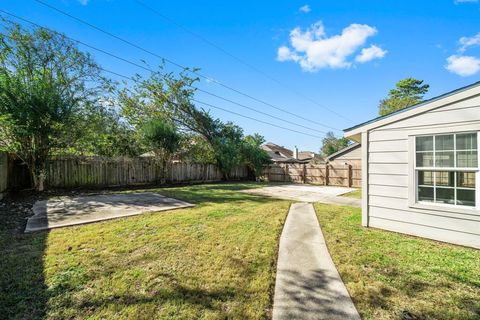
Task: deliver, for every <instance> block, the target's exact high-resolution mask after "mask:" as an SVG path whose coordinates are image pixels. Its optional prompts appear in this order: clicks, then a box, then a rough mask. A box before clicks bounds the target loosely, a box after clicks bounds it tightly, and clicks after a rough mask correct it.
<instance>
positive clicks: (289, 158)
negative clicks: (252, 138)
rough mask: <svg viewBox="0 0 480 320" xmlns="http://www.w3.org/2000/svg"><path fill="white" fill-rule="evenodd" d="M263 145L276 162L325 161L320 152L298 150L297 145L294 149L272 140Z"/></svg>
mask: <svg viewBox="0 0 480 320" xmlns="http://www.w3.org/2000/svg"><path fill="white" fill-rule="evenodd" d="M261 147H262V149H263V150H265V151H266V152H267V153H268V155H269V156H270V158H271V159H272V161H273V162H274V163H309V162H324V160H323V159H322V158H321V157H320V156H319V155H318V154H316V153H314V152H311V151H298V149H297V147H295V150H294V151H292V150H289V149H287V148H285V147H283V146H279V145H277V144H275V143H272V142H267V143H265V144H263V145H262V146H261Z"/></svg>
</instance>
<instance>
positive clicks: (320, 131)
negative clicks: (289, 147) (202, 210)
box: [0, 9, 326, 134]
mask: <svg viewBox="0 0 480 320" xmlns="http://www.w3.org/2000/svg"><path fill="white" fill-rule="evenodd" d="M0 12H2V13H4V14H7V15H10V16H12V17H14V18H16V19H18V20H21V21H24V22H27V23H30V24H32V25H34V26H36V27H38V28H44V29H46V30H49V31H51V32H54V33H56V34H58V35H60V36H62V37H65V38H67V39H70V40H72V41H74V42H77V43H79V44H81V45H83V46H85V47H88V48H90V49H93V50H95V51H98V52H101V53H103V54H105V55H108V56H110V57H113V58H115V59H118V60H120V61H123V62H125V63H128V64H130V65H133V66H135V67H138V68H141V69H143V70H146V71H149V72H152V73H155V70H153V69H151V68H148V67H146V66H145V65H141V64H139V63H136V62H134V61H131V60H128V59H125V58H122V57H120V56H118V55H116V54H114V53H111V52H109V51H106V50H103V49H100V48H97V47H95V46H92V45H90V44H88V43H85V42H83V41H80V40H77V39H74V38H72V37H69V36H67V35H65V34H63V33H60V32H57V31H55V30H52V29H49V28H46V27H44V26H42V25H40V24H37V23H35V22H33V21H30V20H28V19H25V18H22V17H19V16H17V15H15V14H12V13H9V12H7V11H5V10H1V9H0ZM190 87H191V88H193V89H195V90H198V91H199V92H203V93H205V94H207V95H210V96H213V97H215V98H218V99H221V100H223V101H226V102H229V103H231V104H235V105H237V106H240V107H242V108H244V109H248V110H251V111H254V112H256V113H259V114H262V115H265V116H268V117H271V118H273V119H276V120H279V121H282V122H285V123H288V124H290V125H294V126H298V127H301V128H304V129H307V130H310V131H314V132H318V133H324V134H325V133H326V132H325V131H322V130H318V129H313V128H310V127H307V126H304V125H301V124H298V123H295V122H292V121H289V120H285V119H283V118H280V117H277V116H274V115H271V114H268V113H266V112H263V111H260V110H257V109H255V108H252V107H249V106H247V105H244V104H241V103H238V102H236V101H233V100H231V99H228V98H224V97H222V96H219V95H217V94H215V93H212V92H209V91H207V90H203V89H200V88H198V87H194V86H190Z"/></svg>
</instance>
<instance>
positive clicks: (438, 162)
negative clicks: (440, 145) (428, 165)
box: [435, 151, 455, 168]
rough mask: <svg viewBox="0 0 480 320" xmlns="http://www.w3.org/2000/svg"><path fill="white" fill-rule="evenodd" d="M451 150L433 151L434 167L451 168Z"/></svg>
mask: <svg viewBox="0 0 480 320" xmlns="http://www.w3.org/2000/svg"><path fill="white" fill-rule="evenodd" d="M454 159H455V158H454V152H453V151H442V152H435V167H439V168H452V167H453V166H454V165H455V160H454Z"/></svg>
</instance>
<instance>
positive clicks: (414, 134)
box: [345, 82, 480, 248]
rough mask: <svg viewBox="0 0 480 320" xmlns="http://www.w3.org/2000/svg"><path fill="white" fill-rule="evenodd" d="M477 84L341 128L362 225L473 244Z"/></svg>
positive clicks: (477, 241)
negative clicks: (352, 163)
mask: <svg viewBox="0 0 480 320" xmlns="http://www.w3.org/2000/svg"><path fill="white" fill-rule="evenodd" d="M479 132H480V82H477V83H475V84H473V85H470V86H467V87H464V88H461V89H458V90H455V91H452V92H449V93H446V94H444V95H441V96H439V97H436V98H433V99H430V100H428V101H426V102H423V103H420V104H417V105H414V106H412V107H409V108H406V109H403V110H400V111H397V112H394V113H392V114H389V115H386V116H383V117H379V118H376V119H374V120H371V121H368V122H365V123H362V124H360V125H357V126H355V127H352V128H349V129H346V130H345V136H346V137H347V138H350V139H353V140H355V141H358V142H361V144H362V149H361V150H362V192H363V196H362V202H363V203H362V224H363V225H364V226H371V227H376V228H381V229H387V230H392V231H397V232H402V233H407V234H412V235H415V236H421V237H426V238H431V239H436V240H440V241H445V242H451V243H456V244H460V245H465V246H471V247H476V248H480V182H479V181H480V174H479V171H480V168H479V162H478V152H479V151H478V150H479V149H480V137H479Z"/></svg>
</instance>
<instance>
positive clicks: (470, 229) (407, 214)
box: [370, 199, 480, 236]
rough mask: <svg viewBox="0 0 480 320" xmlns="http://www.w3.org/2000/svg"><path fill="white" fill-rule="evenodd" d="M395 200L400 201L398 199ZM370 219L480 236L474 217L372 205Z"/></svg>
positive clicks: (476, 219) (477, 222)
mask: <svg viewBox="0 0 480 320" xmlns="http://www.w3.org/2000/svg"><path fill="white" fill-rule="evenodd" d="M390 200H394V199H390ZM395 200H396V201H400V200H399V199H395ZM370 217H376V218H382V219H392V220H395V221H403V222H408V223H415V224H420V225H425V226H431V227H433V228H437V229H445V230H453V231H459V232H467V233H471V234H475V235H478V236H480V220H478V217H475V216H467V215H465V216H458V217H448V216H445V213H443V214H442V212H439V213H437V214H424V213H420V212H416V211H407V210H397V209H391V208H386V207H376V206H374V205H373V204H372V206H371V208H370Z"/></svg>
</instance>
